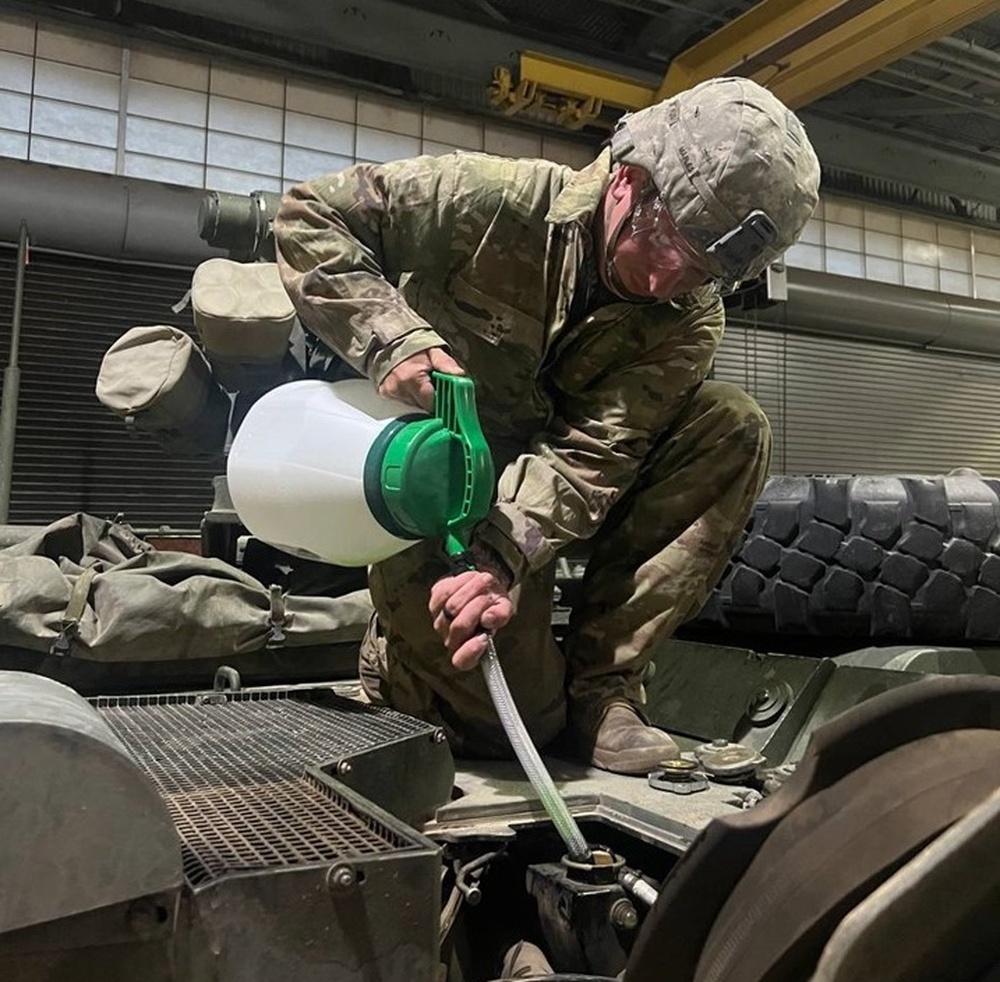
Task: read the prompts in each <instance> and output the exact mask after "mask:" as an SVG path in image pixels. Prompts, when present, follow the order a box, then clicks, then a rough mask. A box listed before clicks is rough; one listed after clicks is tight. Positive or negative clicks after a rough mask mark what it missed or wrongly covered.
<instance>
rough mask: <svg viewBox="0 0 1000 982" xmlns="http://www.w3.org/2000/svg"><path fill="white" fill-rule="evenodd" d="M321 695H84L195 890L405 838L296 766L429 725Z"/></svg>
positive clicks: (383, 847) (402, 843)
mask: <svg viewBox="0 0 1000 982" xmlns="http://www.w3.org/2000/svg"><path fill="white" fill-rule="evenodd" d="M329 698H330V702H329V704H323V705H320V704H317V703H313V702H307V701H304V700H303V699H298V698H292V697H290V696H289V695H288V694H287V693H284V692H278V693H275V692H271V693H266V692H265V693H252V692H248V693H243V692H238V693H226V694H225V695H221V694H207V695H206V694H202V695H189V696H133V697H122V698H100V699H96V700H93V702H94V704H95V705H96V706H97V709H98V710H99V712H100V713H101V715H102V716H103V717H104V719H105V720H106V721H107V722H108V724H109V725H110V726H111V728H112V730H114V732H115V734H116V736H117V737H118V738H119V739H120V740H121V741H122V743H124V744H125V746H126V748H127V749H128V750H129V752H130V753H131V754H132V756H133V757H134V759H135V761H136V763H137V764H138V765H139V767H140V768H141V769H142V770H143V771H145V773H146V774H147V775H148V776H149V777H150V779H151V780H152V781H153V783H154V784H155V785H156V787H157V790H158V791H159V793H160V795H161V796H162V798H163V800H164V801H165V802H166V804H167V807H168V808H169V810H170V813H171V816H172V817H173V820H174V825H175V827H176V828H177V832H178V834H179V836H180V838H181V844H182V852H183V860H184V870H185V873H186V875H187V877H188V880H189V881H190V882H191V883H192V884H193V885H197V884H199V883H204V882H205V881H207V880H210V879H214V878H216V877H219V876H222V875H224V874H226V873H232V872H235V871H247V870H259V869H265V868H269V867H279V866H296V865H302V864H313V863H329V862H332V861H335V860H339V859H344V858H350V857H354V858H356V857H359V856H367V855H376V854H380V853H385V852H393V851H395V850H398V849H401V848H406V847H408V846H410V845H412V842H411V841H410V840H409V839H408V838H407V837H406V836H405V835H403V834H402V833H400V832H398V831H395V830H393V829H392V828H389V827H388V826H387V825H385V823H383V822H381V821H380V820H378V819H376V818H374V817H373V816H371V815H369V814H367V813H365V812H363V811H361V810H360V809H359V808H357V807H356V806H355V805H354V803H353V802H352V801H351V800H349V799H348V798H346V797H343V796H342V795H339V794H337V793H336V791H335V790H333V789H332V788H329V787H327V786H326V785H325V784H322V783H321V782H319V781H317V780H315V779H314V778H312V777H311V776H310V775H308V774H306V773H305V768H306V767H307V766H310V765H316V764H320V763H324V762H327V761H330V760H337V759H338V758H341V757H344V756H349V755H351V754H354V753H357V752H359V751H363V750H366V749H369V748H371V747H375V746H380V745H382V744H384V743H386V742H388V741H391V740H396V739H400V738H402V737H412V736H414V735H418V734H420V733H422V732H425V733H426V732H430V730H431V729H432V728H430V727H428V726H427V724H425V723H421V722H420V721H419V720H412V719H410V718H409V717H406V716H402V715H401V714H397V713H393V712H391V711H387V710H383V709H377V708H375V707H371V706H365V705H361V704H359V703H355V702H352V701H351V700H347V699H341V698H339V697H337V696H332V695H331V696H330V697H329Z"/></svg>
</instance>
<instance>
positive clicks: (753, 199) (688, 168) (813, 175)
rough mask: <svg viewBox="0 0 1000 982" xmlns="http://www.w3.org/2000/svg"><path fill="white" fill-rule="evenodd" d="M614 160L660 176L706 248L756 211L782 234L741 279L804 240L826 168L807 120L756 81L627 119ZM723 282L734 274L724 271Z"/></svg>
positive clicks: (682, 221) (692, 235)
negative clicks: (808, 132)
mask: <svg viewBox="0 0 1000 982" xmlns="http://www.w3.org/2000/svg"><path fill="white" fill-rule="evenodd" d="M611 153H612V158H613V159H614V160H615V161H616V162H619V163H627V164H634V165H636V166H638V167H642V168H643V169H644V170H646V171H648V172H649V174H650V175H651V177H652V179H653V182H654V183H655V185H656V187H657V190H658V191H659V194H660V198H661V199H662V200H663V202H664V205H665V206H666V208H667V210H668V211H669V212H670V215H671V216H672V217H673V219H674V221H675V222H676V224H677V227H678V228H679V229H680V230H681V232H682V233H684V234H685V237H686V238H688V239H689V240H690V241H692V243H693V244H694V245H697V246H700V247H704V246H705V245H707V244H708V242H711V241H713V240H715V239H718V238H719V237H721V236H723V235H725V234H726V233H728V232H731V231H732V230H733V229H734V228H736V227H737V226H739V225H740V224H741V223H742V222H743V221H744V219H746V217H747V216H748V215H749V214H750V213H751V212H754V211H755V210H757V209H759V210H761V211H763V212H765V213H766V215H767V216H768V218H770V220H771V223H772V224H773V226H774V229H775V230H776V233H777V234H776V235H775V237H774V239H773V241H772V242H770V243H769V244H768V245H767V246H763V247H761V248H760V251H759V252H757V254H756V255H755V256H754V257H753V258H752V259H751V260H750V261H749V263H748V264H747V265H746V266H745V268H744V269H742V270H741V271H740V275H739V277H738V278H739V279H750V278H752V277H754V276H756V275H757V274H759V273H760V272H761V271H762V270H763V269H764V268H765V267H766V266H767V265H768V263H770V262H771V261H773V260H774V259H776V258H777V257H778V256H779V255H781V253H782V252H784V251H785V249H787V248H788V247H789V246H790V245H792V243H793V242H795V240H796V239H797V238H798V236H799V233H800V232H801V231H802V228H803V226H804V225H805V223H806V221H807V220H808V219H809V216H810V215H811V214H812V213H813V210H814V209H815V207H816V203H817V201H818V200H819V161H818V160H817V158H816V154H815V152H814V151H813V148H812V145H811V144H810V143H809V138H808V137H807V136H806V132H805V129H804V128H803V126H802V123H801V122H800V121H799V119H798V117H796V115H795V114H794V113H793V112H792V111H791V110H790V109H788V107H787V106H785V105H784V103H782V102H781V101H780V100H779V99H778V98H777V97H776V96H775V95H774V94H773V93H771V92H769V91H768V90H767V89H765V88H763V87H762V86H760V85H758V84H757V83H756V82H754V81H752V80H751V79H747V78H713V79H708V80H707V81H705V82H701V83H700V84H698V85H696V86H694V87H693V88H691V89H688V90H686V91H684V92H681V93H679V94H678V95H676V96H673V97H672V98H670V99H665V100H664V101H662V102H658V103H656V104H655V105H653V106H649V107H647V108H646V109H640V110H639V111H638V112H634V113H629V114H626V115H625V116H623V117H622V118H621V120H620V121H619V123H618V127H617V129H616V131H615V133H614V135H613V136H612V140H611ZM708 265H709V267H710V268H712V272H713V273H714V274H715V275H719V276H722V277H724V278H725V277H727V276H729V275H731V274H732V270H724V269H722V268H715V267H718V265H719V264H718V263H717V262H716V261H715V260H714V259H713V258H712V257H711V256H710V257H708Z"/></svg>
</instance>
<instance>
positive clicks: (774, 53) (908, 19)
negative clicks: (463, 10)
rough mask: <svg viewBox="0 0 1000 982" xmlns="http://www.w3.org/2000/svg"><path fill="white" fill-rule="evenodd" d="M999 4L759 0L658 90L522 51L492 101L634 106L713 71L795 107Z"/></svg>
mask: <svg viewBox="0 0 1000 982" xmlns="http://www.w3.org/2000/svg"><path fill="white" fill-rule="evenodd" d="M998 8H1000V3H998V2H997V0H947V2H945V0H761V2H760V3H758V4H757V5H756V6H754V7H752V8H751V9H750V10H748V11H747V12H746V13H744V14H742V15H741V16H740V17H737V18H736V19H735V20H733V21H730V22H729V23H728V24H727V25H726V26H724V27H722V28H720V29H719V30H717V31H715V32H714V33H713V34H711V35H709V36H708V37H707V38H705V39H704V40H703V41H700V42H698V44H696V45H694V46H693V47H691V48H688V49H687V51H684V52H682V53H681V54H679V55H678V56H677V57H676V58H675V59H674V60H673V62H672V63H671V65H670V69H669V70H668V71H667V74H666V76H665V77H664V78H663V81H662V82H661V83H660V85H659V86H658V87H657V88H653V87H651V86H649V85H647V84H645V83H643V82H638V81H636V80H634V79H630V78H627V77H625V76H621V75H614V74H611V73H609V72H606V71H599V70H594V69H593V68H589V67H587V66H586V65H583V64H579V63H576V62H571V61H566V60H562V59H557V58H552V57H550V56H547V55H544V54H540V53H538V52H534V51H521V52H520V54H519V77H518V79H517V80H516V81H514V80H511V79H509V78H508V79H505V84H504V85H503V86H502V87H501V88H502V91H501V89H498V88H497V87H496V86H495V87H494V90H493V97H494V104H495V105H497V106H498V107H499V108H500V109H501V110H502V111H505V112H507V113H509V114H514V113H517V112H524V111H529V110H531V109H532V108H535V109H537V108H538V107H539V106H540V105H543V104H544V103H545V100H546V99H547V98H549V97H550V96H551V95H552V94H556V95H557V96H558V98H559V99H560V100H570V101H572V100H578V101H580V102H581V103H582V102H584V101H586V102H587V104H588V105H589V106H591V107H593V106H597V107H603V106H608V107H614V108H617V109H626V110H635V109H641V108H643V107H644V106H648V105H650V104H652V103H653V102H656V101H659V100H660V99H663V98H667V97H669V96H671V95H674V94H676V93H677V92H680V91H682V90H684V89H686V88H689V87H690V86H692V85H694V84H696V83H698V82H701V81H703V80H705V79H707V78H713V77H716V76H720V75H740V76H744V77H749V78H753V79H755V80H756V81H758V82H760V83H761V84H762V85H765V86H766V87H767V88H769V89H771V90H772V91H773V92H774V93H775V94H776V95H778V96H779V98H781V99H782V100H783V101H784V102H785V103H786V104H787V105H789V106H791V107H792V108H793V109H797V108H800V107H801V106H804V105H808V104H809V103H811V102H814V101H815V100H816V99H819V98H820V97H821V96H824V95H827V94H829V93H831V92H834V91H836V90H838V89H840V88H842V87H844V86H846V85H848V84H849V83H851V82H854V81H856V80H857V79H859V78H862V77H864V76H866V75H870V74H871V73H872V72H874V71H875V70H877V69H879V68H881V67H883V66H884V65H887V64H889V63H890V62H892V61H895V60H897V59H899V58H902V57H903V56H905V55H908V54H910V53H911V52H913V51H915V50H916V49H918V48H922V47H924V46H925V45H927V44H929V43H930V42H932V41H934V40H936V39H938V38H941V37H944V36H945V35H948V34H950V33H952V32H954V31H956V30H958V29H959V28H960V27H963V26H964V25H966V24H969V23H971V22H973V21H975V20H978V19H980V18H981V17H984V16H985V15H986V14H988V13H990V12H993V11H995V10H997V9H998Z"/></svg>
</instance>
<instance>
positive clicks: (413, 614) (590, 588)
mask: <svg viewBox="0 0 1000 982" xmlns="http://www.w3.org/2000/svg"><path fill="white" fill-rule="evenodd" d="M770 446H771V432H770V426H769V425H768V422H767V418H766V417H765V416H764V413H763V411H762V410H761V409H760V407H759V406H758V405H757V404H756V403H755V402H754V401H753V400H752V399H751V398H750V397H749V396H748V395H747V394H746V393H745V392H743V391H742V390H741V389H739V388H738V387H736V386H734V385H731V384H729V383H725V382H715V381H708V382H704V383H703V384H702V385H701V386H700V387H699V388H698V389H697V390H696V392H695V393H694V395H693V396H692V397H691V399H690V400H689V402H688V404H687V406H686V407H685V410H684V411H683V413H682V414H681V416H680V417H679V418H678V420H677V421H676V423H675V425H674V426H673V427H672V428H671V429H670V430H669V431H668V432H667V433H665V434H664V435H663V436H662V437H661V438H660V439H659V440H658V441H657V442H656V443H655V444H654V446H653V447H652V448H651V450H650V452H649V454H648V455H647V457H646V459H645V460H644V462H643V464H642V467H641V469H640V472H639V475H638V478H637V479H636V481H635V483H634V484H633V485H632V487H631V488H630V489H629V490H628V492H627V493H626V494H625V495H623V497H622V498H621V499H620V500H619V501H618V502H617V504H616V505H615V506H614V508H613V509H612V510H611V512H610V513H609V515H608V516H607V518H606V519H605V521H604V523H603V525H602V526H601V528H600V529H599V530H598V532H597V533H596V535H594V536H593V538H592V540H591V546H592V550H591V553H590V558H589V560H588V562H587V567H586V573H585V575H584V578H583V582H582V584H581V587H582V589H581V593H580V597H579V600H578V601H577V602H576V604H575V605H574V608H573V611H572V614H571V616H570V623H569V629H568V632H567V634H566V636H565V638H564V639H563V644H562V648H561V649H560V647H559V646H557V644H556V642H555V640H554V638H553V635H552V632H551V629H550V624H551V608H552V592H553V585H554V578H555V573H554V567H549V568H546V569H543V570H540V571H537V572H535V573H534V574H532V575H531V576H529V577H527V578H526V579H525V580H524V581H523V582H522V583H521V584H520V585H519V586H518V587H517V588H516V595H515V600H516V602H517V613H516V615H515V617H514V619H513V620H512V621H511V623H510V624H509V625H508V626H507V627H505V628H504V629H503V630H502V631H500V632H498V634H497V636H496V639H495V640H496V647H497V652H498V655H499V658H500V663H501V665H502V666H503V669H504V673H505V675H506V677H507V681H508V684H509V685H510V688H511V692H512V694H513V696H514V700H515V702H516V704H517V707H518V710H519V711H520V713H521V715H522V717H523V719H524V722H525V725H526V726H527V728H528V731H529V733H530V734H531V737H532V739H533V741H534V742H535V744H536V745H537V746H544V745H546V744H547V743H549V742H550V741H551V740H552V739H553V738H555V737H556V736H557V734H558V733H559V732H560V731H561V730H562V729H563V728H564V726H565V724H566V721H567V708H568V709H569V713H570V717H571V719H572V721H573V722H574V724H575V725H576V726H579V727H581V728H583V729H584V730H585V729H586V727H587V726H588V725H593V722H594V721H595V720H596V718H597V714H599V713H600V712H601V711H602V710H603V708H604V707H605V706H606V705H607V704H608V703H610V702H614V701H619V700H622V699H625V700H628V701H630V702H632V703H641V702H642V699H643V693H642V683H641V678H642V673H643V671H644V670H645V668H646V666H647V665H648V663H649V661H650V659H651V658H652V655H653V650H654V646H655V643H656V642H657V641H659V640H661V639H663V638H666V637H668V636H669V635H670V634H671V633H672V632H673V631H674V630H675V629H676V628H677V626H678V625H680V624H681V623H683V621H685V620H686V619H687V618H689V617H691V616H693V615H694V614H696V613H697V612H698V610H700V609H701V607H702V605H703V604H704V602H705V600H706V599H707V597H708V594H709V593H710V592H711V590H712V587H713V586H714V585H715V583H716V582H717V580H718V579H719V577H720V576H721V575H722V572H723V570H724V568H725V565H726V563H727V561H728V559H729V556H730V554H731V552H732V551H733V549H734V548H735V546H736V543H737V540H738V537H739V535H740V532H741V531H742V529H743V526H744V525H745V523H746V520H747V518H748V516H749V513H750V509H751V508H752V506H753V502H754V499H755V498H756V497H757V495H758V494H759V493H760V491H761V488H762V487H763V484H764V481H765V479H766V476H767V466H768V462H769V458H770ZM448 573H449V567H448V562H447V560H446V558H445V557H444V555H443V553H442V551H441V548H440V546H439V544H437V543H436V542H420V543H417V544H416V545H414V546H413V547H412V548H410V549H407V550H406V551H405V552H402V553H400V554H398V555H396V556H393V557H391V558H390V559H387V560H385V561H384V562H381V563H379V564H377V565H376V566H373V567H372V569H371V571H370V573H369V586H370V589H371V594H372V600H373V602H374V605H375V610H376V614H375V617H374V618H373V621H372V624H371V626H370V628H369V631H368V634H367V636H366V638H365V640H364V642H363V643H362V649H361V666H360V674H361V680H362V684H363V685H364V688H365V691H366V692H367V694H368V696H369V698H371V699H372V700H373V701H375V702H380V703H384V704H386V705H390V706H393V707H395V708H396V709H399V710H402V711H403V712H407V713H410V714H412V715H414V716H417V717H420V718H422V719H426V720H428V721H430V722H433V723H435V724H437V725H439V726H442V727H444V729H445V731H446V732H447V733H448V736H449V739H450V740H451V743H452V747H453V749H454V750H455V752H456V753H458V754H460V755H466V756H487V757H506V756H509V754H510V749H509V744H508V743H507V740H506V737H505V735H504V733H503V729H502V727H501V725H500V722H499V719H498V718H497V715H496V712H495V711H494V709H493V704H492V702H491V700H490V696H489V692H488V690H487V687H486V682H485V679H484V677H483V674H482V672H480V671H478V670H476V671H472V672H460V671H458V670H456V669H455V668H453V667H452V665H451V663H450V661H449V659H448V655H447V652H446V651H445V649H444V646H443V645H442V643H441V640H440V638H439V637H438V636H437V634H435V632H434V629H433V626H432V623H431V617H430V614H429V612H428V610H427V600H428V595H429V593H430V588H431V586H432V585H433V584H434V582H435V581H436V580H437V579H439V578H440V577H441V576H445V575H448Z"/></svg>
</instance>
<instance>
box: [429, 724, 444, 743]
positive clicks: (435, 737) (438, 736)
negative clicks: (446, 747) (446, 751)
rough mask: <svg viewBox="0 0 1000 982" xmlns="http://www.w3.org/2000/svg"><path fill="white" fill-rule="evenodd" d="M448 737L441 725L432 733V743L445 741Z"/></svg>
mask: <svg viewBox="0 0 1000 982" xmlns="http://www.w3.org/2000/svg"><path fill="white" fill-rule="evenodd" d="M447 739H448V737H447V736H446V735H445V732H444V730H442V729H441V728H440V727H439V728H438V729H436V730H435V731H434V732H433V733H432V734H431V742H432V743H444V742H445V740H447Z"/></svg>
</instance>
